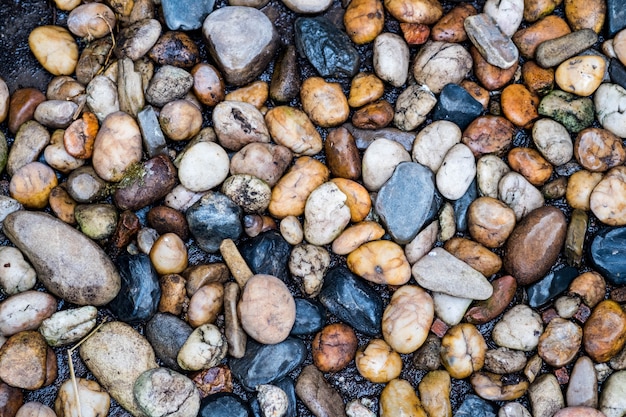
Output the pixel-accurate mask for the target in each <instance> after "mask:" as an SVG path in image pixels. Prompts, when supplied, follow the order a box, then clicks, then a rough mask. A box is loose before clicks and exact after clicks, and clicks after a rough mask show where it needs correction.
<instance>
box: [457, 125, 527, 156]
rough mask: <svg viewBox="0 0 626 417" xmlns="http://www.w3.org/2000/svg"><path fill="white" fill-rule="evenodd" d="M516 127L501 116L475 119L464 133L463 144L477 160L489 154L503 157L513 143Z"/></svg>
mask: <svg viewBox="0 0 626 417" xmlns="http://www.w3.org/2000/svg"><path fill="white" fill-rule="evenodd" d="M514 133H515V127H514V126H513V124H512V123H511V122H509V121H508V120H507V119H505V118H504V117H501V116H481V117H477V118H476V119H474V121H473V122H472V123H470V125H469V126H468V127H467V129H465V132H463V139H462V141H463V143H464V144H466V145H467V146H469V148H470V149H471V150H472V152H473V153H474V156H475V157H476V158H480V157H481V156H483V155H486V154H488V153H493V154H496V156H503V155H504V154H505V153H506V152H507V151H508V150H509V148H510V147H511V144H512V143H513V134H514Z"/></svg>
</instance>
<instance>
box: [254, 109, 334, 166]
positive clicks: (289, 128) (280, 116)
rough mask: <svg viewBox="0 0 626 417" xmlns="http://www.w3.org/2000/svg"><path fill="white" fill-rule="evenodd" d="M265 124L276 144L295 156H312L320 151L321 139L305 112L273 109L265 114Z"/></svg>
mask: <svg viewBox="0 0 626 417" xmlns="http://www.w3.org/2000/svg"><path fill="white" fill-rule="evenodd" d="M265 123H266V124H267V128H268V130H269V132H270V135H271V136H272V139H274V142H276V143H277V144H279V145H283V146H285V147H287V148H289V149H290V150H291V151H292V152H293V153H294V154H295V155H297V156H301V155H309V156H313V155H315V154H317V153H319V152H320V151H321V150H322V146H323V145H322V137H321V136H320V134H319V133H318V131H317V130H316V129H315V126H314V125H313V123H311V120H310V119H309V118H308V116H307V115H306V113H305V112H303V111H302V110H298V109H296V108H294V107H290V106H278V107H274V108H273V109H271V110H270V111H268V112H267V113H266V114H265Z"/></svg>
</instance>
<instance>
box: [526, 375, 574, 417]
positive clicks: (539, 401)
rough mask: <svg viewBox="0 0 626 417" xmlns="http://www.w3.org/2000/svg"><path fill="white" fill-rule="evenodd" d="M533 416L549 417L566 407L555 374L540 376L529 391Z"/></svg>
mask: <svg viewBox="0 0 626 417" xmlns="http://www.w3.org/2000/svg"><path fill="white" fill-rule="evenodd" d="M528 398H529V400H530V407H531V409H532V411H533V416H536V417H549V416H553V415H554V414H555V413H556V412H557V411H559V410H560V409H562V408H564V407H565V401H564V399H563V394H562V393H561V387H560V386H559V382H558V381H557V379H556V377H555V376H554V375H553V374H543V375H541V376H539V377H538V378H537V379H536V380H535V382H533V383H532V384H531V385H530V388H529V389H528Z"/></svg>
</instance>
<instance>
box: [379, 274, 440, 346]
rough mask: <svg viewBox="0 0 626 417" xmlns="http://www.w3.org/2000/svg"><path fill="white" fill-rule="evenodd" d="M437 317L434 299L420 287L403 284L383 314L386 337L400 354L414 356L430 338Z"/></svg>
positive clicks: (383, 327) (384, 334) (384, 336)
mask: <svg viewBox="0 0 626 417" xmlns="http://www.w3.org/2000/svg"><path fill="white" fill-rule="evenodd" d="M434 317H435V310H434V304H433V299H432V297H431V296H430V294H428V293H427V292H426V291H424V290H423V289H422V288H421V287H418V286H417V285H403V286H402V287H400V288H398V290H397V291H396V292H394V293H393V295H392V296H391V301H390V302H389V305H388V306H387V307H386V308H385V311H384V313H383V321H382V329H383V338H384V339H385V341H386V342H387V343H389V346H391V347H392V349H394V350H395V351H396V352H398V353H413V352H415V351H416V350H417V349H419V348H420V347H421V346H422V345H423V344H424V342H425V341H426V337H427V336H428V332H429V331H430V326H431V325H432V323H433V319H434Z"/></svg>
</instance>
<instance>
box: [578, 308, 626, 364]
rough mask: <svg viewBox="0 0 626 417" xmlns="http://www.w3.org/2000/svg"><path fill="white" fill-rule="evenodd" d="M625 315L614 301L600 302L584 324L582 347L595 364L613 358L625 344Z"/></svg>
mask: <svg viewBox="0 0 626 417" xmlns="http://www.w3.org/2000/svg"><path fill="white" fill-rule="evenodd" d="M625 326H626V314H625V313H624V311H623V310H622V308H621V307H620V305H619V304H617V303H616V302H615V301H611V300H605V301H602V302H600V303H599V304H598V305H597V306H596V307H595V308H594V309H593V311H592V312H591V316H589V319H587V321H586V322H585V327H584V334H583V345H584V347H585V351H586V352H587V354H588V355H589V356H590V357H591V359H593V360H594V361H596V362H606V361H608V360H609V359H610V358H611V357H613V356H615V355H616V354H617V353H618V352H619V351H620V350H621V348H622V347H623V346H624V343H625V342H626V327H625Z"/></svg>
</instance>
